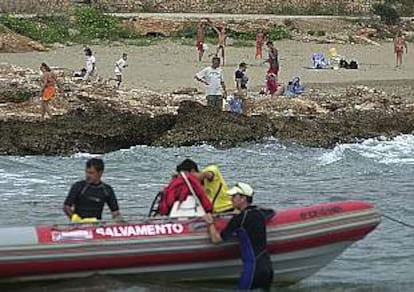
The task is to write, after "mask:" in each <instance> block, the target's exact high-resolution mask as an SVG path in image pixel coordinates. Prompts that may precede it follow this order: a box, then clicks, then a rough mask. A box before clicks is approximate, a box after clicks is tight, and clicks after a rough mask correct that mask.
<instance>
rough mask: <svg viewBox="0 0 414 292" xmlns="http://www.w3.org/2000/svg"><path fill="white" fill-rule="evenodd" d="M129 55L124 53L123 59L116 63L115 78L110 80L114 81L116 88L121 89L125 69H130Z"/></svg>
mask: <svg viewBox="0 0 414 292" xmlns="http://www.w3.org/2000/svg"><path fill="white" fill-rule="evenodd" d="M127 60H128V54H126V53H123V54H122V57H121V59H119V60H118V61H117V62H115V70H114V71H115V78H110V79H109V81H111V80H114V81H115V82H116V83H117V84H116V88H119V87H120V86H121V83H122V72H123V70H124V69H125V68H127V67H128V63H127Z"/></svg>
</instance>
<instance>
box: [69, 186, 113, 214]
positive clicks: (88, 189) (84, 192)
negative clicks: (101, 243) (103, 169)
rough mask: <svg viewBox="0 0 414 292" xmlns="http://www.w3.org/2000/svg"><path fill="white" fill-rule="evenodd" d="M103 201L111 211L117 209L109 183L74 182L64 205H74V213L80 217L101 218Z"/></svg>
mask: <svg viewBox="0 0 414 292" xmlns="http://www.w3.org/2000/svg"><path fill="white" fill-rule="evenodd" d="M105 203H107V204H108V206H109V209H111V211H112V212H115V211H118V210H119V207H118V202H117V199H116V197H115V193H114V191H113V189H112V188H111V186H110V185H107V184H105V183H100V184H98V185H94V184H88V183H87V182H86V181H84V180H83V181H79V182H77V183H75V184H74V185H73V186H72V188H71V189H70V191H69V194H68V196H67V198H66V200H65V203H64V204H65V205H67V206H73V205H75V210H74V213H75V214H77V215H79V216H80V217H81V218H96V219H98V220H101V219H102V211H103V208H104V205H105Z"/></svg>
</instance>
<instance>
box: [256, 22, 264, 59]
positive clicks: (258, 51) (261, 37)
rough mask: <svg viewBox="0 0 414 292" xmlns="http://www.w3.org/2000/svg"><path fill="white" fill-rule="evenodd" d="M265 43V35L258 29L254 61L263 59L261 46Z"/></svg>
mask: <svg viewBox="0 0 414 292" xmlns="http://www.w3.org/2000/svg"><path fill="white" fill-rule="evenodd" d="M264 42H265V34H264V32H263V29H258V30H257V32H256V59H262V58H263V45H264Z"/></svg>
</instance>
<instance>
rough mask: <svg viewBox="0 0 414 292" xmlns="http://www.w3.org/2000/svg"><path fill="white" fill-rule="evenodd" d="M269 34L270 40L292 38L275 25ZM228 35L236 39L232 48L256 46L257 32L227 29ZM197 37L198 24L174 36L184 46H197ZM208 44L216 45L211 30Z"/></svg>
mask: <svg viewBox="0 0 414 292" xmlns="http://www.w3.org/2000/svg"><path fill="white" fill-rule="evenodd" d="M265 33H267V35H268V38H269V39H270V40H275V41H276V40H281V39H288V38H290V37H291V34H290V31H289V30H288V29H287V28H286V27H285V26H282V25H275V26H273V27H271V28H270V29H269V30H268V31H265ZM227 34H228V36H229V37H231V38H232V39H234V41H233V44H232V46H234V47H251V46H254V43H253V41H255V40H256V32H254V31H247V32H240V31H235V30H232V29H227ZM196 37H197V27H196V24H194V25H193V26H188V27H184V28H183V29H182V30H180V31H178V32H177V33H175V34H174V40H176V41H178V42H179V43H180V44H182V45H189V46H194V45H195V39H196ZM206 42H207V43H213V44H214V43H216V42H217V34H216V33H215V32H214V31H213V30H211V29H208V30H206Z"/></svg>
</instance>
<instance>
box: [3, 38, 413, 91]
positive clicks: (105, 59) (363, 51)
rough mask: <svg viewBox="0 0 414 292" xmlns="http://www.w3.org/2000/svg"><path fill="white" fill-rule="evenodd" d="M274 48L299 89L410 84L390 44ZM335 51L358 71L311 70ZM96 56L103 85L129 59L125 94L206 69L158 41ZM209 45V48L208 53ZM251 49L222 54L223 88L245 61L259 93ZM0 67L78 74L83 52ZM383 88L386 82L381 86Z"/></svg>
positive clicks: (59, 52) (186, 79)
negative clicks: (320, 56)
mask: <svg viewBox="0 0 414 292" xmlns="http://www.w3.org/2000/svg"><path fill="white" fill-rule="evenodd" d="M276 46H277V48H278V49H279V54H280V64H281V71H280V79H281V80H282V81H287V80H289V79H290V78H292V77H294V76H299V77H301V79H302V81H303V82H304V83H307V84H309V83H341V82H345V83H347V82H352V83H367V82H369V81H379V82H375V83H378V84H383V83H384V82H382V81H396V80H404V79H409V80H410V81H408V82H409V83H414V55H413V53H411V52H410V48H409V53H408V55H405V56H404V65H403V67H402V68H399V69H396V68H395V66H394V62H395V61H394V55H393V48H392V44H391V43H382V44H381V46H379V47H378V46H373V45H371V46H370V45H329V44H314V43H301V42H297V41H290V40H284V41H278V42H276ZM331 47H335V48H336V49H337V51H338V53H339V54H340V55H343V56H346V57H347V58H349V59H355V60H357V61H358V63H359V64H360V69H359V70H338V71H334V70H310V69H307V68H306V67H309V66H310V65H311V62H310V56H311V54H312V53H315V52H322V53H326V52H327V50H328V49H329V48H331ZM92 49H93V51H94V52H95V54H96V58H97V66H98V70H99V75H100V76H102V77H103V78H104V79H107V78H109V77H111V76H112V74H113V71H114V62H115V61H116V60H117V59H119V57H120V55H121V54H122V53H123V52H127V53H128V54H129V60H128V63H129V68H128V69H127V70H126V72H125V77H124V79H125V82H124V84H123V86H125V87H128V88H142V87H146V88H150V89H153V90H157V91H171V90H174V89H177V88H183V87H198V88H199V89H200V90H203V86H202V85H199V84H197V83H196V82H195V81H194V80H193V76H194V74H195V73H196V72H198V71H199V70H201V69H202V68H203V67H205V66H207V65H209V63H210V62H209V58H207V57H205V58H204V61H203V62H202V63H199V62H197V60H196V58H197V55H196V49H195V47H191V46H185V45H180V44H178V43H176V42H172V41H161V42H159V43H157V44H155V45H151V46H147V47H137V46H123V45H118V46H92ZM213 49H214V46H213V45H209V51H208V52H207V53H211V52H212V51H213ZM254 50H255V48H254V47H243V48H236V47H231V46H229V47H228V49H227V56H228V57H227V62H226V64H225V66H224V73H225V79H226V83H227V86H228V87H229V88H234V81H233V74H234V71H235V70H236V68H237V65H238V64H239V63H240V62H241V61H244V62H246V63H248V64H249V69H248V74H249V77H250V80H251V82H250V86H251V88H252V90H258V89H259V88H260V87H261V86H262V85H263V82H264V75H265V72H266V69H267V64H264V65H263V64H261V63H262V62H261V61H259V60H255V58H254ZM0 62H7V63H11V64H16V65H20V66H23V67H30V68H34V69H36V68H37V67H38V65H39V64H40V63H41V62H47V63H48V64H50V65H53V66H59V67H65V68H68V69H73V70H77V69H80V68H82V67H83V66H84V56H83V52H82V46H72V47H64V48H59V49H54V50H51V51H49V52H32V53H24V54H0ZM384 84H386V82H385V83H384Z"/></svg>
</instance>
